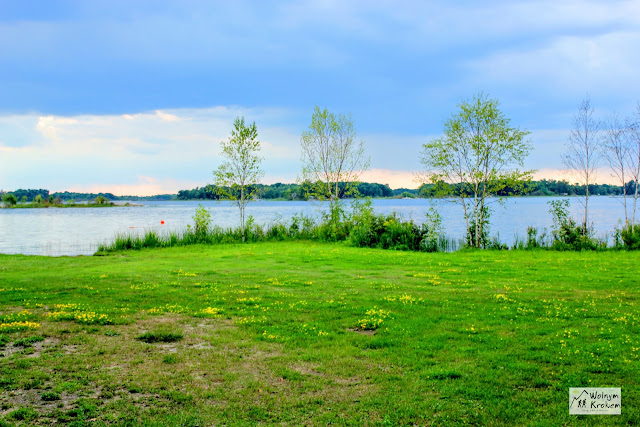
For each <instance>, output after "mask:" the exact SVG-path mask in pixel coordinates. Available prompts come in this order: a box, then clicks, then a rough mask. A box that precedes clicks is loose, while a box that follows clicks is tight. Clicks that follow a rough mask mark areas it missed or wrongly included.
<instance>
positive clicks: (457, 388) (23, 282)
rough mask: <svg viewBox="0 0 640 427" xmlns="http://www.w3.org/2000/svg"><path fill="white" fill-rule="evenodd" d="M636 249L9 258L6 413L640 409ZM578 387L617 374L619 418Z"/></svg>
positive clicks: (204, 419)
mask: <svg viewBox="0 0 640 427" xmlns="http://www.w3.org/2000/svg"><path fill="white" fill-rule="evenodd" d="M639 262H640V254H637V253H628V252H603V253H592V252H589V253H563V252H552V251H532V252H527V251H512V252H506V251H505V252H492V251H471V252H457V253H446V254H442V253H436V254H423V253H413V252H396V251H382V250H371V249H359V248H351V247H347V246H343V245H332V244H321V243H313V242H293V243H292V242H279V243H261V244H247V245H219V246H200V245H196V246H190V247H182V248H170V249H160V250H142V251H135V252H134V251H131V252H122V253H116V254H113V255H110V256H104V257H77V258H68V257H62V258H45V257H30V256H0V289H1V290H0V304H1V305H0V329H2V328H4V329H3V330H0V353H2V354H3V355H4V357H2V358H0V389H1V392H0V403H1V408H0V417H2V418H1V419H2V420H3V421H5V422H10V423H16V424H20V423H26V424H51V423H52V422H54V421H55V422H67V423H70V422H76V423H79V424H82V423H89V422H90V423H94V424H98V425H99V424H101V423H103V424H116V425H118V424H120V425H127V424H129V425H133V424H135V425H140V424H142V425H144V424H149V425H151V424H153V425H162V424H164V425H211V424H225V423H226V424H232V425H235V424H246V425H253V424H257V423H265V424H267V423H281V424H289V425H299V424H327V423H334V424H369V425H376V424H380V425H402V424H405V425H407V424H419V425H425V424H427V425H428V424H433V425H455V424H465V423H466V424H470V423H471V424H478V425H503V424H517V425H558V424H566V423H579V424H583V423H585V424H593V423H598V424H605V425H607V424H608V425H616V424H620V423H629V424H634V423H638V422H640V418H639V415H638V414H639V413H640V411H638V409H639V408H638V402H640V392H639V387H638V386H639V381H640V361H639V355H640V328H639V326H640V322H639V320H640V319H639V318H638V312H639V310H638V297H639V294H640V289H639V287H640V286H639V285H640V281H639V279H638V273H639V268H638V265H639ZM178 336H181V337H182V338H181V339H178V338H177V337H178ZM139 337H147V338H148V339H144V340H143V339H140V338H139ZM167 337H169V338H171V337H174V338H176V339H175V340H174V339H169V338H167ZM145 341H147V342H145ZM580 386H589V387H604V386H611V387H622V403H623V408H622V415H620V416H609V417H604V416H599V417H585V416H582V417H578V416H570V415H569V414H568V389H569V387H580Z"/></svg>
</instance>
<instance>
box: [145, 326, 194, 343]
mask: <svg viewBox="0 0 640 427" xmlns="http://www.w3.org/2000/svg"><path fill="white" fill-rule="evenodd" d="M183 337H184V335H183V334H182V332H174V331H168V330H164V329H159V330H157V331H150V332H145V333H144V334H141V335H138V336H137V337H136V339H137V340H138V341H143V342H146V343H148V344H153V343H159V342H165V343H167V342H176V341H180V340H181V339H182V338H183Z"/></svg>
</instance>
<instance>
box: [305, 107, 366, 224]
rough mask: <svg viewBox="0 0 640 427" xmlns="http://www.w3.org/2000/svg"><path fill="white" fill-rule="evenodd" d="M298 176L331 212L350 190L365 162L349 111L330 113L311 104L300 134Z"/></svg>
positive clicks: (354, 189) (353, 189)
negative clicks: (300, 168) (311, 108)
mask: <svg viewBox="0 0 640 427" xmlns="http://www.w3.org/2000/svg"><path fill="white" fill-rule="evenodd" d="M300 146H301V149H302V156H301V157H302V159H301V160H302V179H303V181H305V182H306V183H307V192H308V193H309V195H311V196H313V197H315V198H317V199H320V200H329V202H330V209H331V214H332V215H335V214H336V213H337V209H338V206H339V200H340V197H341V196H344V195H345V194H352V193H353V192H354V191H357V190H356V187H355V185H356V183H357V181H358V178H359V177H360V174H361V173H362V171H364V170H365V169H366V168H367V167H368V166H369V158H368V157H367V156H366V154H365V149H364V142H363V141H358V140H357V132H356V129H355V126H354V124H353V119H352V117H351V115H350V114H347V115H345V114H334V113H331V112H329V111H328V110H327V109H326V108H325V109H322V110H321V109H320V108H319V107H318V106H316V107H315V109H314V111H313V115H312V116H311V124H310V125H309V129H308V130H307V131H305V132H303V133H302V136H301V138H300Z"/></svg>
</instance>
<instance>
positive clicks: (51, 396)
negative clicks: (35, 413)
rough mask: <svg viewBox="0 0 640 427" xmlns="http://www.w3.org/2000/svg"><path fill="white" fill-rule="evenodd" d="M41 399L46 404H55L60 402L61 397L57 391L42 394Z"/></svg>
mask: <svg viewBox="0 0 640 427" xmlns="http://www.w3.org/2000/svg"><path fill="white" fill-rule="evenodd" d="M40 398H41V399H42V400H43V401H45V402H54V401H56V400H60V395H59V394H58V393H56V392H55V391H45V392H44V393H42V395H41V396H40Z"/></svg>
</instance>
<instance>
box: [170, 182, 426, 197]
mask: <svg viewBox="0 0 640 427" xmlns="http://www.w3.org/2000/svg"><path fill="white" fill-rule="evenodd" d="M339 186H340V189H341V193H343V195H344V192H345V188H346V185H345V183H340V184H339ZM254 188H255V189H256V194H257V196H258V197H259V198H260V199H267V200H307V191H306V189H305V184H302V185H301V184H282V183H280V182H278V183H276V184H271V185H263V184H257V185H256V186H255V187H254ZM357 190H358V193H359V195H360V196H362V197H396V196H401V195H403V194H404V196H406V197H415V196H416V195H417V194H418V190H417V189H413V190H410V189H406V188H401V189H397V190H392V189H391V188H390V187H389V186H388V185H386V184H377V183H369V182H361V183H358V184H357ZM345 197H350V195H345ZM178 199H179V200H193V199H195V200H218V199H220V195H219V193H218V192H217V191H216V187H215V186H213V185H207V186H205V187H196V188H194V189H193V190H180V191H178Z"/></svg>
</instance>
